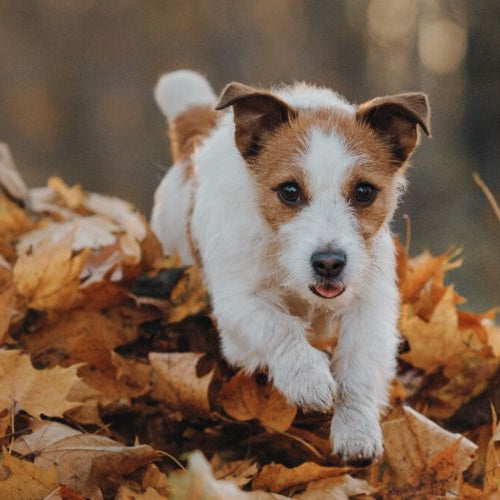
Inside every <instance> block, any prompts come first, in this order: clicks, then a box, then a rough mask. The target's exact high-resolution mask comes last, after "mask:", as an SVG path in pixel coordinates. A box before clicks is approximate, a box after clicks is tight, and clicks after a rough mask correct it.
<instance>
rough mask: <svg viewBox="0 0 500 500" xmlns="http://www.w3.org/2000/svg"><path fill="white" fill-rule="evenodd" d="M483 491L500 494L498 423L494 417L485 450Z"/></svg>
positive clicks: (499, 430)
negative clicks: (491, 433)
mask: <svg viewBox="0 0 500 500" xmlns="http://www.w3.org/2000/svg"><path fill="white" fill-rule="evenodd" d="M494 417H495V415H494ZM484 492H485V493H487V494H489V495H492V494H497V495H500V424H498V423H497V422H496V418H494V421H493V435H492V436H491V439H490V442H489V443H488V448H487V451H486V466H485V476H484Z"/></svg>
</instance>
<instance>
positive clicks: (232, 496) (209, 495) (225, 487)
mask: <svg viewBox="0 0 500 500" xmlns="http://www.w3.org/2000/svg"><path fill="white" fill-rule="evenodd" d="M169 498H170V500H284V499H287V498H288V497H284V496H282V495H278V494H273V493H266V492H263V491H253V492H251V493H247V492H244V491H241V490H240V489H238V487H237V486H236V485H234V484H233V483H231V482H229V481H221V480H217V479H215V478H214V477H213V475H212V471H211V469H210V465H209V464H208V462H207V461H206V460H205V457H204V456H203V455H202V454H201V453H200V452H198V451H196V452H194V453H192V454H191V456H190V457H189V465H188V470H187V471H185V472H175V473H173V474H171V476H170V497H169Z"/></svg>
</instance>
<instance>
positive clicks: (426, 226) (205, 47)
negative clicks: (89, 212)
mask: <svg viewBox="0 0 500 500" xmlns="http://www.w3.org/2000/svg"><path fill="white" fill-rule="evenodd" d="M0 68H1V70H0V140H2V141H5V142H7V143H9V145H10V147H11V149H12V152H13V154H14V157H15V159H16V160H17V163H18V166H19V167H20V170H21V172H22V174H23V176H24V178H25V180H26V181H27V182H28V184H29V185H30V186H36V185H42V184H45V182H46V179H47V178H48V177H49V176H51V175H59V176H61V177H62V178H63V179H64V180H65V181H66V182H67V183H70V184H72V183H77V182H78V183H81V184H82V185H83V186H84V187H85V188H86V189H88V190H93V191H99V192H104V193H109V194H113V195H116V196H119V197H121V198H124V199H127V200H130V201H132V202H133V203H135V204H136V205H137V206H138V207H139V208H140V209H141V210H142V211H143V212H145V213H146V214H148V215H149V213H150V210H151V205H152V197H153V193H154V190H155V187H156V185H157V184H158V182H159V180H160V179H161V177H162V175H163V174H164V172H165V171H166V169H167V167H168V165H169V161H170V159H169V149H168V147H167V146H168V145H167V142H166V138H165V124H164V120H163V118H162V116H161V114H160V112H159V111H158V109H157V108H156V106H155V104H154V101H153V97H152V95H153V93H152V90H153V87H154V85H155V83H156V80H157V78H158V77H159V75H160V74H161V73H162V72H164V71H170V70H173V69H178V68H192V69H196V70H199V71H200V72H202V73H204V74H205V75H206V76H207V77H208V78H209V79H210V81H211V82H212V83H213V85H214V88H215V89H216V91H217V92H218V91H219V90H220V89H221V88H222V86H223V85H224V84H225V83H227V82H229V81H231V80H239V81H243V82H246V83H249V84H254V85H259V84H260V85H264V86H267V85H270V84H273V83H278V82H281V81H285V82H290V81H293V80H307V81H310V82H314V83H317V84H320V85H326V86H329V87H332V88H333V89H335V90H337V91H339V92H340V93H342V94H344V95H345V96H346V97H347V98H348V99H349V100H350V101H352V102H361V101H363V100H366V99H369V98H370V97H373V96H377V95H383V94H388V93H397V92H403V91H411V90H425V91H426V92H427V93H428V94H429V95H430V100H431V104H432V108H433V123H432V128H433V139H432V140H427V139H423V141H422V146H421V148H420V150H419V151H418V153H417V155H416V156H415V158H414V161H413V165H414V167H413V169H412V170H411V172H410V181H411V184H410V189H409V192H408V193H407V194H406V196H405V199H404V203H403V204H402V205H401V207H400V209H399V211H398V213H397V216H396V219H395V222H394V229H395V231H396V232H398V233H401V234H402V235H403V236H404V227H405V225H404V220H403V214H408V215H409V216H410V218H411V225H412V239H411V251H412V253H417V252H419V251H421V250H423V249H425V248H429V249H430V250H432V251H433V252H440V251H443V250H445V249H446V248H447V247H448V246H450V245H452V244H457V245H459V246H462V247H463V249H464V256H465V264H464V266H463V267H462V268H461V269H459V270H457V271H454V274H453V279H454V281H456V282H457V288H458V290H459V291H460V292H462V293H463V294H465V295H466V296H467V297H468V298H469V305H470V306H471V307H473V308H475V309H476V310H481V309H486V308H490V307H493V306H495V305H499V304H500V289H499V286H498V283H499V281H500V265H499V263H498V259H499V249H500V224H499V222H498V220H496V219H495V216H494V213H493V211H492V209H491V208H490V206H489V205H488V203H487V201H486V199H485V197H484V196H483V194H482V192H481V191H480V190H479V188H478V187H477V186H476V185H475V184H474V182H473V180H472V173H473V172H478V173H479V174H480V175H481V177H482V178H483V179H484V181H485V182H486V184H487V185H488V186H489V187H490V189H491V190H492V192H493V193H494V195H495V196H496V197H497V199H499V198H500V175H499V169H500V113H499V110H500V2H498V0H476V1H473V0H468V1H467V0H317V1H314V2H311V1H304V0H273V1H270V0H252V1H251V2H243V1H235V0H204V1H202V0H178V1H177V0H175V1H174V0H147V1H145V0H100V1H99V0H0Z"/></svg>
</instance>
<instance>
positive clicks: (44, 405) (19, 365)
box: [0, 350, 81, 417]
mask: <svg viewBox="0 0 500 500" xmlns="http://www.w3.org/2000/svg"><path fill="white" fill-rule="evenodd" d="M77 369H78V368H77V367H76V366H72V367H70V368H60V367H54V368H51V369H47V370H35V369H34V368H33V366H32V365H31V361H30V358H29V356H27V355H26V354H23V353H21V351H6V350H0V410H1V409H4V408H11V409H12V410H13V411H14V412H16V413H17V412H18V411H19V410H25V411H26V412H28V413H29V414H30V415H32V416H35V417H40V415H42V414H43V415H46V416H50V417H62V415H63V414H64V412H66V411H68V410H71V409H72V408H75V407H76V406H79V405H80V404H81V403H77V402H70V401H68V399H67V398H68V394H69V392H70V390H71V388H72V387H73V386H74V385H75V384H76V383H77V382H79V381H80V378H79V377H78V375H77V374H76V372H77Z"/></svg>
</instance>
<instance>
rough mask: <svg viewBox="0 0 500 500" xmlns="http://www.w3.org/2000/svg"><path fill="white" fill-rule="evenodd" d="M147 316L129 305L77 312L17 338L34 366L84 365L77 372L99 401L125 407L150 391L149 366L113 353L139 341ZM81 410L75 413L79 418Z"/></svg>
mask: <svg viewBox="0 0 500 500" xmlns="http://www.w3.org/2000/svg"><path fill="white" fill-rule="evenodd" d="M155 314H156V313H155ZM151 317H152V316H151V312H148V311H147V310H144V311H140V310H137V309H136V308H134V307H128V306H117V307H114V308H112V309H110V310H105V311H95V310H92V309H81V310H75V311H70V312H67V313H65V315H63V316H62V317H60V318H58V319H57V320H56V321H55V322H53V323H51V324H48V325H43V326H42V327H41V328H40V329H38V330H37V331H36V332H33V333H30V335H25V336H24V335H23V336H22V337H21V338H22V341H23V347H24V348H25V349H26V350H27V351H28V352H29V353H30V354H31V356H32V358H33V359H34V360H35V361H36V364H37V366H40V365H42V366H53V365H55V364H63V365H64V366H68V365H72V364H76V363H85V365H84V366H81V367H80V368H79V369H78V374H79V376H80V377H82V379H83V380H84V381H85V382H86V383H87V384H88V385H89V386H91V387H93V388H94V389H95V390H97V391H99V394H100V396H99V398H98V401H99V403H101V404H103V405H108V404H110V403H112V402H113V401H117V400H121V401H122V402H123V403H126V404H128V403H129V402H130V398H134V397H139V396H141V395H144V394H146V393H147V392H148V391H149V389H150V380H149V371H150V367H149V366H147V365H146V364H144V363H140V362H136V361H133V360H130V361H129V360H125V359H123V358H122V357H121V356H119V355H118V354H116V353H113V349H114V348H116V347H118V346H121V345H124V344H128V343H130V342H134V341H135V340H137V338H138V336H139V326H140V324H141V322H143V321H148V320H150V319H151ZM153 317H155V316H153ZM86 399H89V398H86ZM88 410H89V408H86V410H85V411H88ZM81 411H84V410H83V408H82V409H81ZM81 411H78V412H77V413H78V414H79V415H81ZM76 418H80V417H76ZM96 423H97V422H96Z"/></svg>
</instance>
